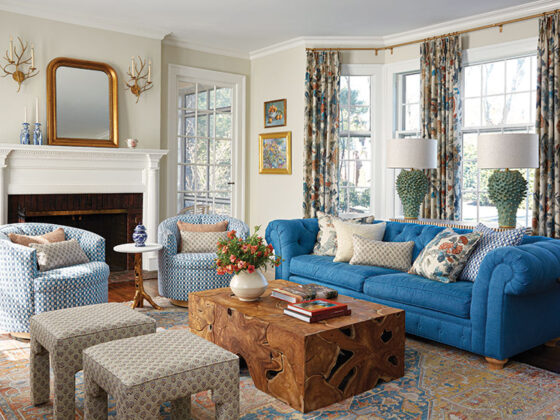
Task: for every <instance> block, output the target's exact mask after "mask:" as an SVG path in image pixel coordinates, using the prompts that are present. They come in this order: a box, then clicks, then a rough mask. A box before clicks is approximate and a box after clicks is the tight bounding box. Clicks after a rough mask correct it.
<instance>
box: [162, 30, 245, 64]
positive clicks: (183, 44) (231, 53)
mask: <svg viewBox="0 0 560 420" xmlns="http://www.w3.org/2000/svg"><path fill="white" fill-rule="evenodd" d="M163 44H164V45H169V46H172V47H179V48H185V49H188V50H194V51H200V52H203V53H208V54H215V55H224V56H227V57H234V58H242V59H245V60H248V59H249V58H250V57H249V53H248V52H243V51H237V50H229V49H225V48H217V47H211V46H209V45H204V44H199V43H196V42H190V41H187V40H184V39H181V38H177V37H175V36H172V35H168V36H166V37H165V39H164V40H163Z"/></svg>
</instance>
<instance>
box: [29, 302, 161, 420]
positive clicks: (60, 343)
mask: <svg viewBox="0 0 560 420" xmlns="http://www.w3.org/2000/svg"><path fill="white" fill-rule="evenodd" d="M155 331H156V322H155V320H154V319H152V318H150V317H148V316H146V315H143V314H141V313H138V312H136V311H134V310H133V309H130V308H129V307H128V306H126V305H124V304H122V303H102V304H99V305H89V306H81V307H77V308H69V309H61V310H58V311H51V312H43V313H41V314H38V315H35V316H33V317H31V322H30V333H31V349H30V353H31V367H30V382H31V401H32V403H33V404H34V405H37V404H41V403H44V402H46V401H48V400H49V355H50V361H51V363H52V369H53V373H54V416H55V418H56V419H74V418H75V413H74V405H75V404H74V400H75V396H74V387H75V375H76V372H78V371H79V370H81V369H82V351H83V350H84V349H85V348H87V347H90V346H93V345H95V344H99V343H104V342H106V341H111V340H116V339H119V338H126V337H133V336H137V335H141V334H150V333H153V332H155Z"/></svg>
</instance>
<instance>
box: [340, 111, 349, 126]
mask: <svg viewBox="0 0 560 420" xmlns="http://www.w3.org/2000/svg"><path fill="white" fill-rule="evenodd" d="M349 119H350V115H349V113H348V109H346V108H342V109H341V110H340V121H339V123H340V127H339V130H342V131H348V129H349V125H348V120H349Z"/></svg>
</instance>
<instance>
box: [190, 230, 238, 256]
mask: <svg viewBox="0 0 560 420" xmlns="http://www.w3.org/2000/svg"><path fill="white" fill-rule="evenodd" d="M227 234H228V233H227V232H187V231H184V230H182V231H181V252H187V253H197V252H216V250H217V245H216V243H217V242H218V241H219V240H221V239H226V238H227Z"/></svg>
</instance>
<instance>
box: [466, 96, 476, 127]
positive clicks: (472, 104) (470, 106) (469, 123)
mask: <svg viewBox="0 0 560 420" xmlns="http://www.w3.org/2000/svg"><path fill="white" fill-rule="evenodd" d="M463 103H464V104H465V120H464V121H465V122H464V125H465V127H478V126H480V98H471V99H465V101H464V102H463Z"/></svg>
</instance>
